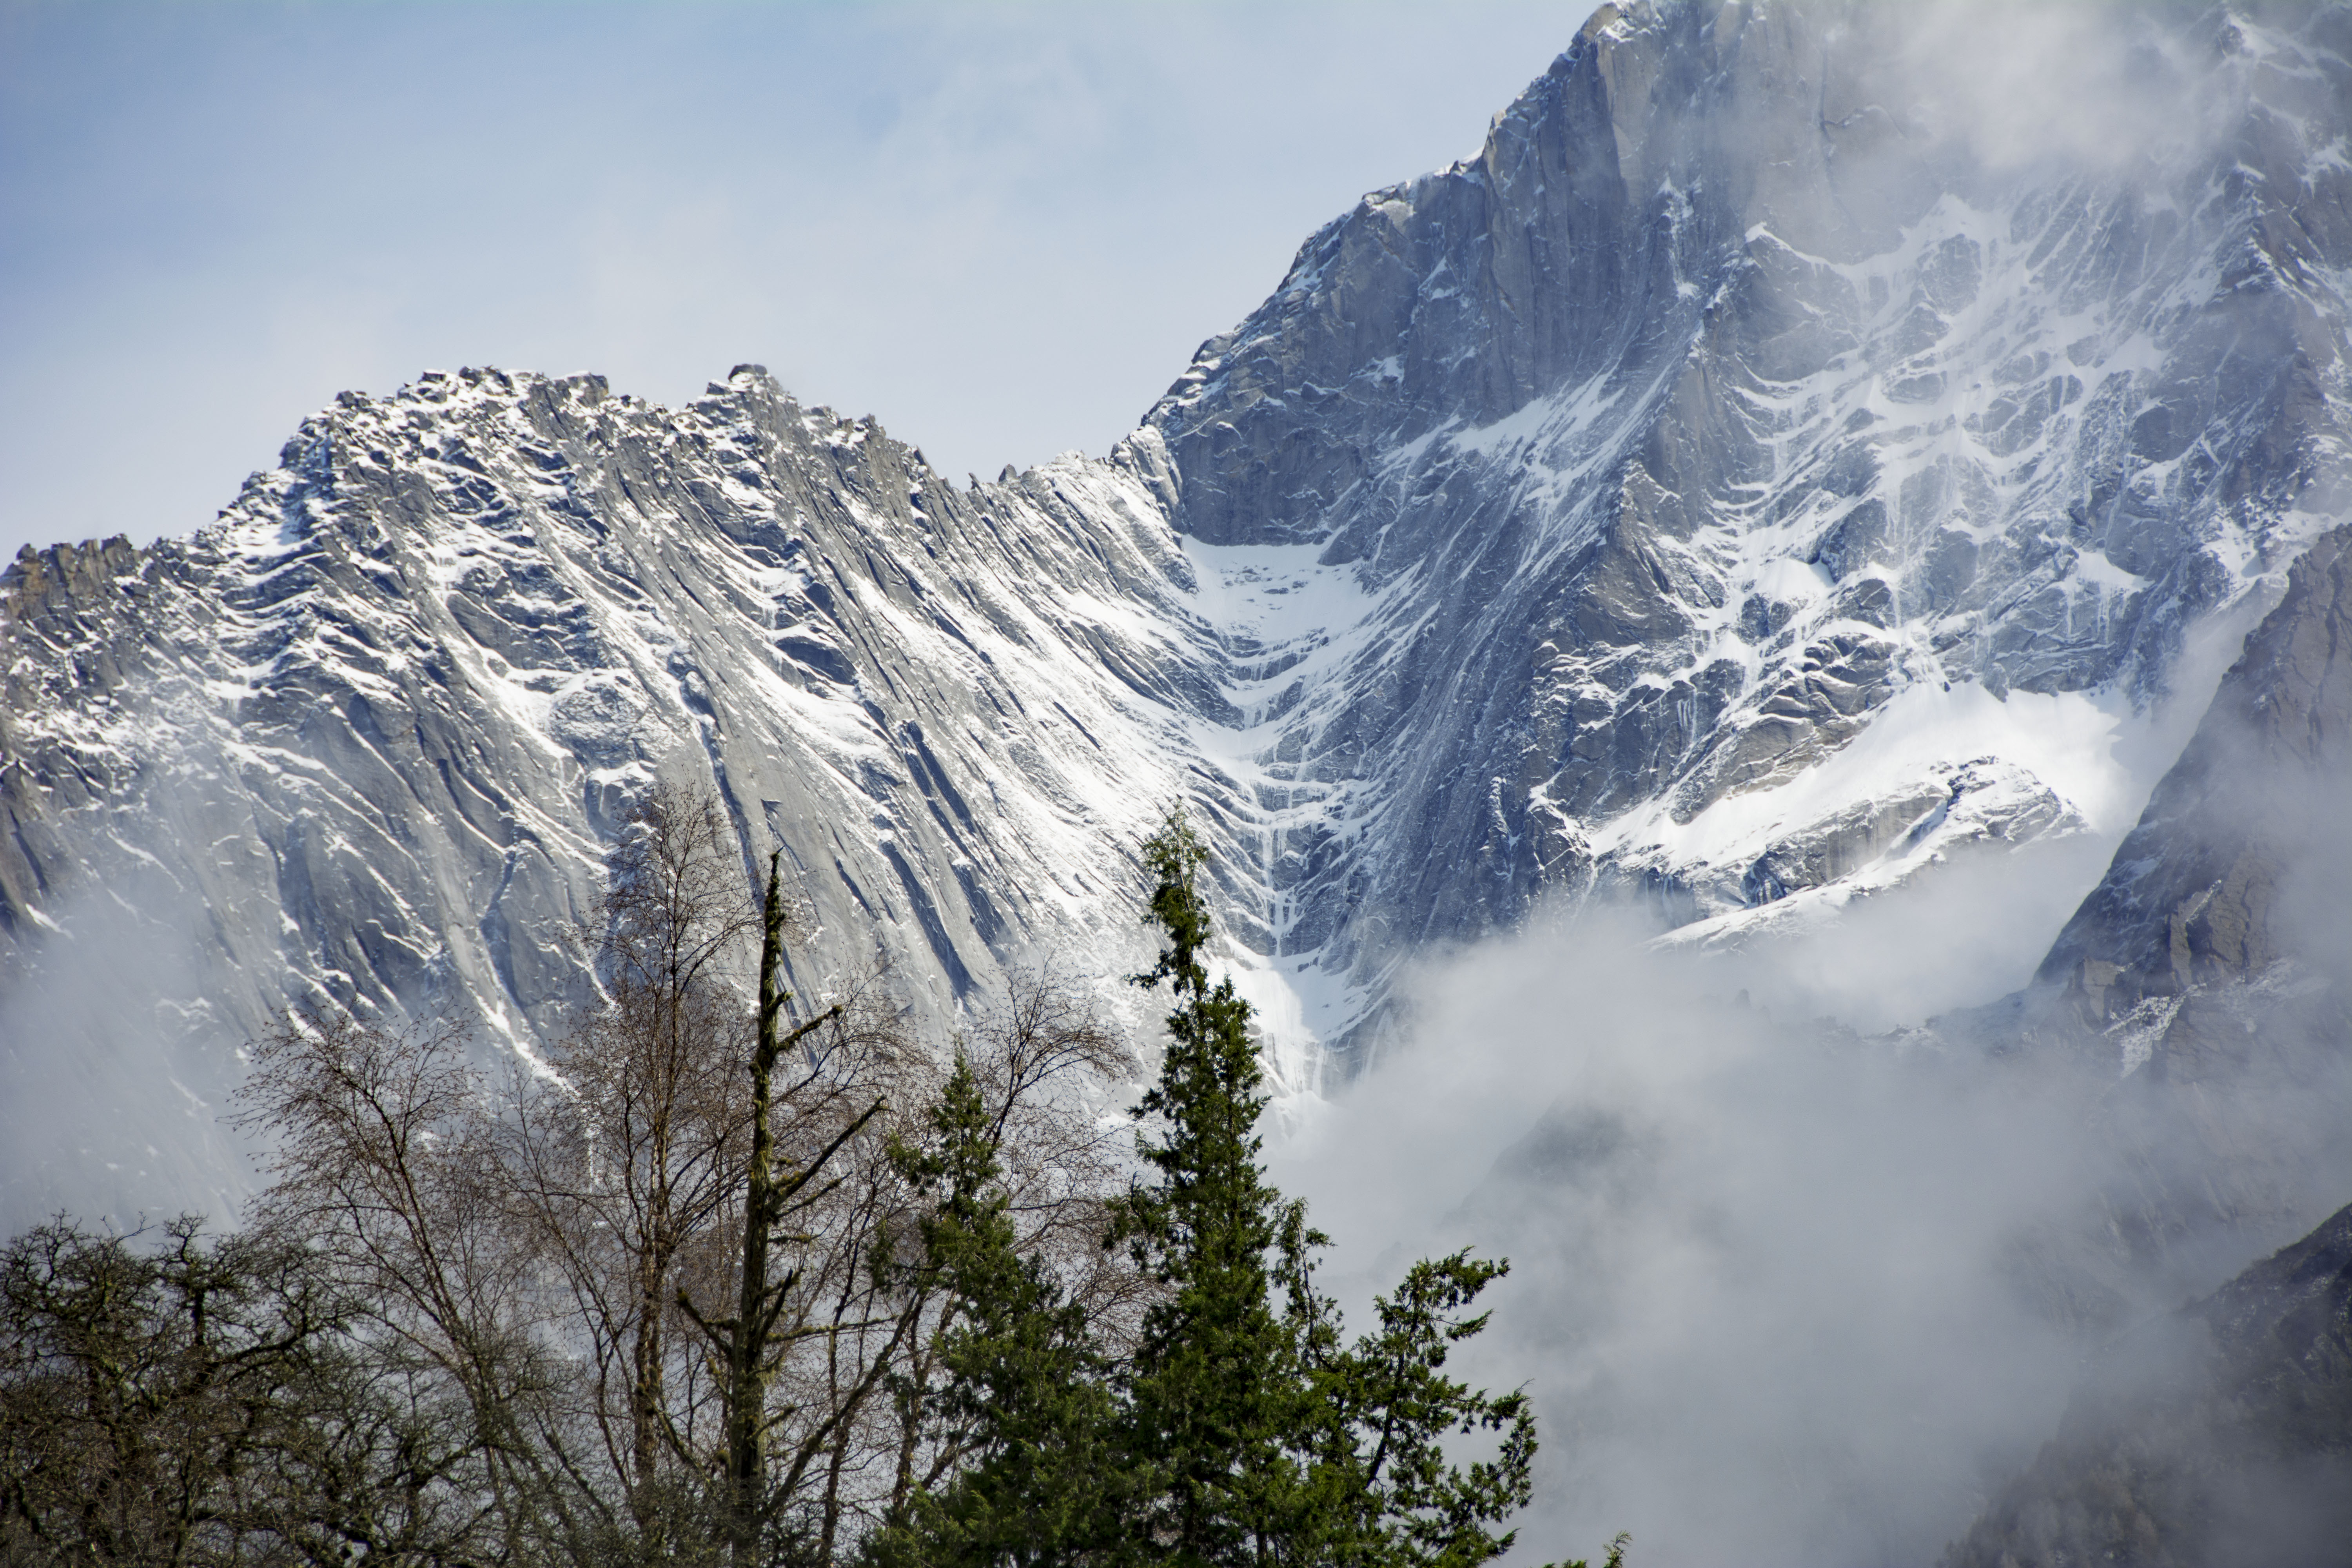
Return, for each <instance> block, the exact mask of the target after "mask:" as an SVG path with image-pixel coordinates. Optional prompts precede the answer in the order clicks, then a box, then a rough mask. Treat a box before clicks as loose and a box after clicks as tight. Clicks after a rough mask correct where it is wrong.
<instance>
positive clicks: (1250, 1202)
mask: <svg viewBox="0 0 2352 1568" xmlns="http://www.w3.org/2000/svg"><path fill="white" fill-rule="evenodd" d="M1144 863H1145V865H1146V867H1147V868H1149V869H1150V871H1151V872H1152V874H1153V877H1154V879H1155V884H1154V886H1153V888H1152V891H1151V899H1150V906H1149V914H1148V916H1147V918H1148V919H1149V920H1150V921H1152V922H1153V923H1155V924H1157V925H1158V926H1159V927H1160V931H1161V932H1162V934H1163V936H1164V938H1165V945H1164V946H1163V948H1162V949H1161V952H1160V962H1159V963H1157V964H1156V965H1155V966H1154V967H1153V968H1152V970H1151V971H1150V973H1147V974H1139V975H1137V976H1136V977H1135V980H1136V984H1139V985H1141V986H1145V987H1156V986H1157V985H1158V984H1160V982H1161V981H1163V980H1165V981H1168V982H1170V983H1171V989H1172V991H1173V993H1174V996H1175V1002H1176V1005H1175V1007H1174V1009H1173V1010H1172V1011H1171V1012H1170V1013H1169V1015H1168V1019H1167V1025H1168V1044H1167V1051H1166V1054H1165V1056H1164V1057H1163V1058H1161V1063H1160V1081H1159V1082H1158V1083H1157V1084H1156V1085H1154V1086H1153V1088H1152V1089H1151V1090H1150V1093H1148V1094H1146V1095H1145V1096H1144V1097H1143V1101H1142V1103H1141V1104H1140V1105H1139V1106H1138V1107H1137V1108H1136V1114H1137V1116H1138V1117H1139V1118H1145V1119H1149V1120H1150V1121H1153V1122H1155V1123H1157V1125H1158V1128H1159V1129H1160V1131H1159V1132H1158V1134H1157V1136H1153V1135H1150V1134H1147V1135H1145V1136H1144V1137H1142V1138H1140V1139H1139V1140H1138V1145H1137V1152H1139V1154H1140V1156H1141V1157H1142V1159H1143V1161H1144V1163H1146V1164H1147V1165H1148V1166H1150V1168H1151V1169H1152V1170H1153V1171H1154V1172H1156V1173H1158V1177H1159V1179H1158V1180H1157V1181H1156V1182H1154V1183H1151V1184H1138V1185H1137V1186H1136V1187H1135V1188H1134V1189H1133V1190H1131V1191H1130V1192H1129V1194H1127V1195H1126V1197H1125V1198H1123V1199H1121V1200H1119V1201H1118V1203H1116V1204H1115V1205H1113V1210H1112V1216H1113V1217H1112V1230H1111V1236H1110V1241H1111V1243H1112V1245H1114V1246H1118V1245H1124V1246H1126V1247H1129V1249H1130V1250H1131V1252H1132V1253H1133V1255H1134V1258H1135V1261H1136V1262H1137V1264H1138V1265H1139V1267H1141V1268H1144V1269H1145V1270H1146V1271H1147V1272H1148V1273H1150V1276H1151V1277H1152V1278H1153V1279H1155V1280H1157V1281H1158V1282H1159V1283H1160V1286H1161V1287H1162V1289H1163V1292H1164V1293H1163V1294H1162V1296H1161V1298H1160V1300H1158V1301H1157V1302H1155V1303H1154V1304H1153V1305H1152V1307H1151V1310H1150V1312H1149V1313H1147V1314H1146V1316H1145V1319H1144V1323H1143V1333H1142V1336H1141V1339H1140V1341H1139V1343H1138V1344H1137V1346H1136V1348H1135V1352H1134V1354H1133V1356H1132V1358H1131V1359H1130V1361H1129V1364H1128V1365H1127V1367H1126V1368H1125V1369H1124V1374H1123V1376H1122V1378H1121V1382H1122V1384H1123V1388H1122V1390H1121V1392H1122V1394H1124V1400H1123V1406H1124V1408H1123V1411H1122V1417H1123V1418H1122V1422H1121V1426H1122V1428H1123V1430H1122V1431H1121V1433H1120V1443H1119V1447H1120V1449H1121V1451H1122V1454H1123V1456H1124V1458H1125V1459H1126V1462H1127V1464H1128V1466H1129V1469H1130V1473H1131V1474H1132V1475H1133V1477H1134V1479H1136V1481H1137V1482H1139V1488H1138V1491H1139V1499H1138V1501H1139V1507H1138V1508H1137V1510H1136V1512H1135V1516H1134V1517H1133V1519H1132V1520H1131V1521H1130V1524H1131V1528H1132V1530H1133V1531H1134V1534H1135V1544H1136V1545H1137V1546H1138V1547H1139V1548H1141V1549H1143V1550H1144V1551H1145V1552H1146V1553H1147V1554H1148V1555H1150V1556H1154V1557H1157V1556H1160V1555H1163V1554H1164V1555H1166V1556H1169V1557H1171V1558H1173V1559H1174V1560H1176V1561H1179V1562H1183V1563H1253V1564H1255V1563H1265V1561H1266V1560H1267V1559H1268V1556H1269V1555H1270V1554H1271V1555H1272V1556H1274V1557H1276V1558H1277V1559H1284V1558H1290V1557H1292V1555H1293V1552H1295V1551H1296V1549H1297V1547H1298V1546H1300V1545H1302V1544H1304V1543H1305V1542H1307V1541H1309V1540H1312V1539H1314V1538H1316V1537H1318V1536H1319V1535H1321V1534H1322V1533H1323V1531H1324V1527H1325V1523H1326V1521H1325V1520H1324V1519H1323V1518H1321V1517H1319V1516H1321V1515H1323V1514H1325V1513H1328V1510H1327V1509H1322V1508H1318V1502H1319V1501H1320V1500H1321V1499H1320V1497H1319V1489H1317V1488H1316V1487H1314V1486H1312V1485H1311V1484H1310V1479H1311V1478H1310V1476H1309V1474H1308V1471H1307V1457H1308V1454H1309V1452H1310V1447H1309V1445H1308V1444H1307V1443H1306V1442H1303V1441H1302V1440H1301V1439H1302V1438H1304V1437H1306V1436H1307V1434H1308V1433H1309V1432H1310V1431H1311V1429H1312V1427H1313V1426H1315V1424H1316V1420H1317V1412H1316V1410H1315V1408H1314V1391H1313V1388H1312V1386H1311V1382H1310V1380H1309V1379H1308V1377H1307V1368H1306V1366H1305V1365H1304V1364H1303V1363H1302V1359H1301V1352H1302V1350H1304V1349H1305V1348H1306V1346H1305V1344H1304V1342H1303V1340H1304V1336H1303V1335H1302V1333H1301V1332H1300V1330H1301V1328H1302V1326H1303V1324H1304V1321H1305V1314H1303V1313H1302V1312H1300V1311H1297V1310H1288V1311H1286V1310H1285V1309H1286V1303H1285V1302H1284V1301H1283V1300H1281V1299H1280V1296H1279V1287H1280V1284H1281V1282H1282V1280H1283V1279H1285V1278H1293V1279H1303V1278H1304V1272H1305V1260H1306V1253H1307V1248H1308V1247H1311V1246H1313V1245H1316V1244H1318V1243H1319V1242H1320V1241H1321V1240H1322V1238H1321V1237H1318V1236H1316V1235H1315V1234H1314V1233H1312V1232H1310V1231H1308V1230H1307V1228H1306V1211H1305V1208H1304V1205H1300V1204H1298V1203H1297V1202H1295V1201H1288V1200H1286V1199H1285V1198H1284V1197H1283V1195H1282V1194H1280V1193H1279V1192H1277V1191H1276V1190H1275V1188H1274V1187H1272V1186H1270V1185H1269V1184H1267V1183H1266V1181H1265V1171H1264V1168H1263V1167H1262V1166H1261V1165H1260V1163H1259V1161H1258V1155H1259V1152H1260V1150H1261V1148H1262V1141H1261V1139H1260V1138H1259V1136H1258V1133H1257V1122H1258V1118H1259V1116H1260V1115H1261V1114H1262V1113H1263V1112H1264V1110H1265V1104H1266V1095H1265V1075H1264V1073H1263V1071H1262V1070H1261V1069H1260V1068H1259V1066H1258V1059H1257V1047H1256V1045H1255V1042H1254V1041H1252V1039H1251V1038H1250V1031H1249V1020H1250V1006H1249V1004H1248V1003H1247V1002H1246V1001H1244V1000H1243V999H1242V998H1241V996H1239V995H1238V994H1235V992H1234V984H1233V982H1232V980H1231V979H1224V980H1220V981H1218V982H1217V983H1216V984H1211V983H1210V980H1209V973H1208V952H1207V950H1208V945H1209V939H1210V934H1211V928H1210V920H1209V910H1208V903H1207V900H1206V899H1205V897H1204V895H1203V892H1202V873H1203V872H1204V871H1205V870H1206V869H1207V867H1208V851H1207V849H1206V848H1205V847H1203V846H1202V843H1201V840H1200V838H1199V837H1198V836H1197V835H1196V834H1194V832H1193V831H1192V826H1191V825H1190V824H1189V823H1187V822H1186V821H1185V820H1184V818H1183V817H1182V816H1181V815H1180V814H1171V816H1169V818H1168V820H1167V822H1166V823H1165V824H1164V825H1163V826H1162V827H1161V829H1160V832H1159V833H1158V834H1157V835H1155V836H1154V837H1152V838H1151V839H1150V841H1149V842H1148V843H1146V845H1145V846H1144Z"/></svg>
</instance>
